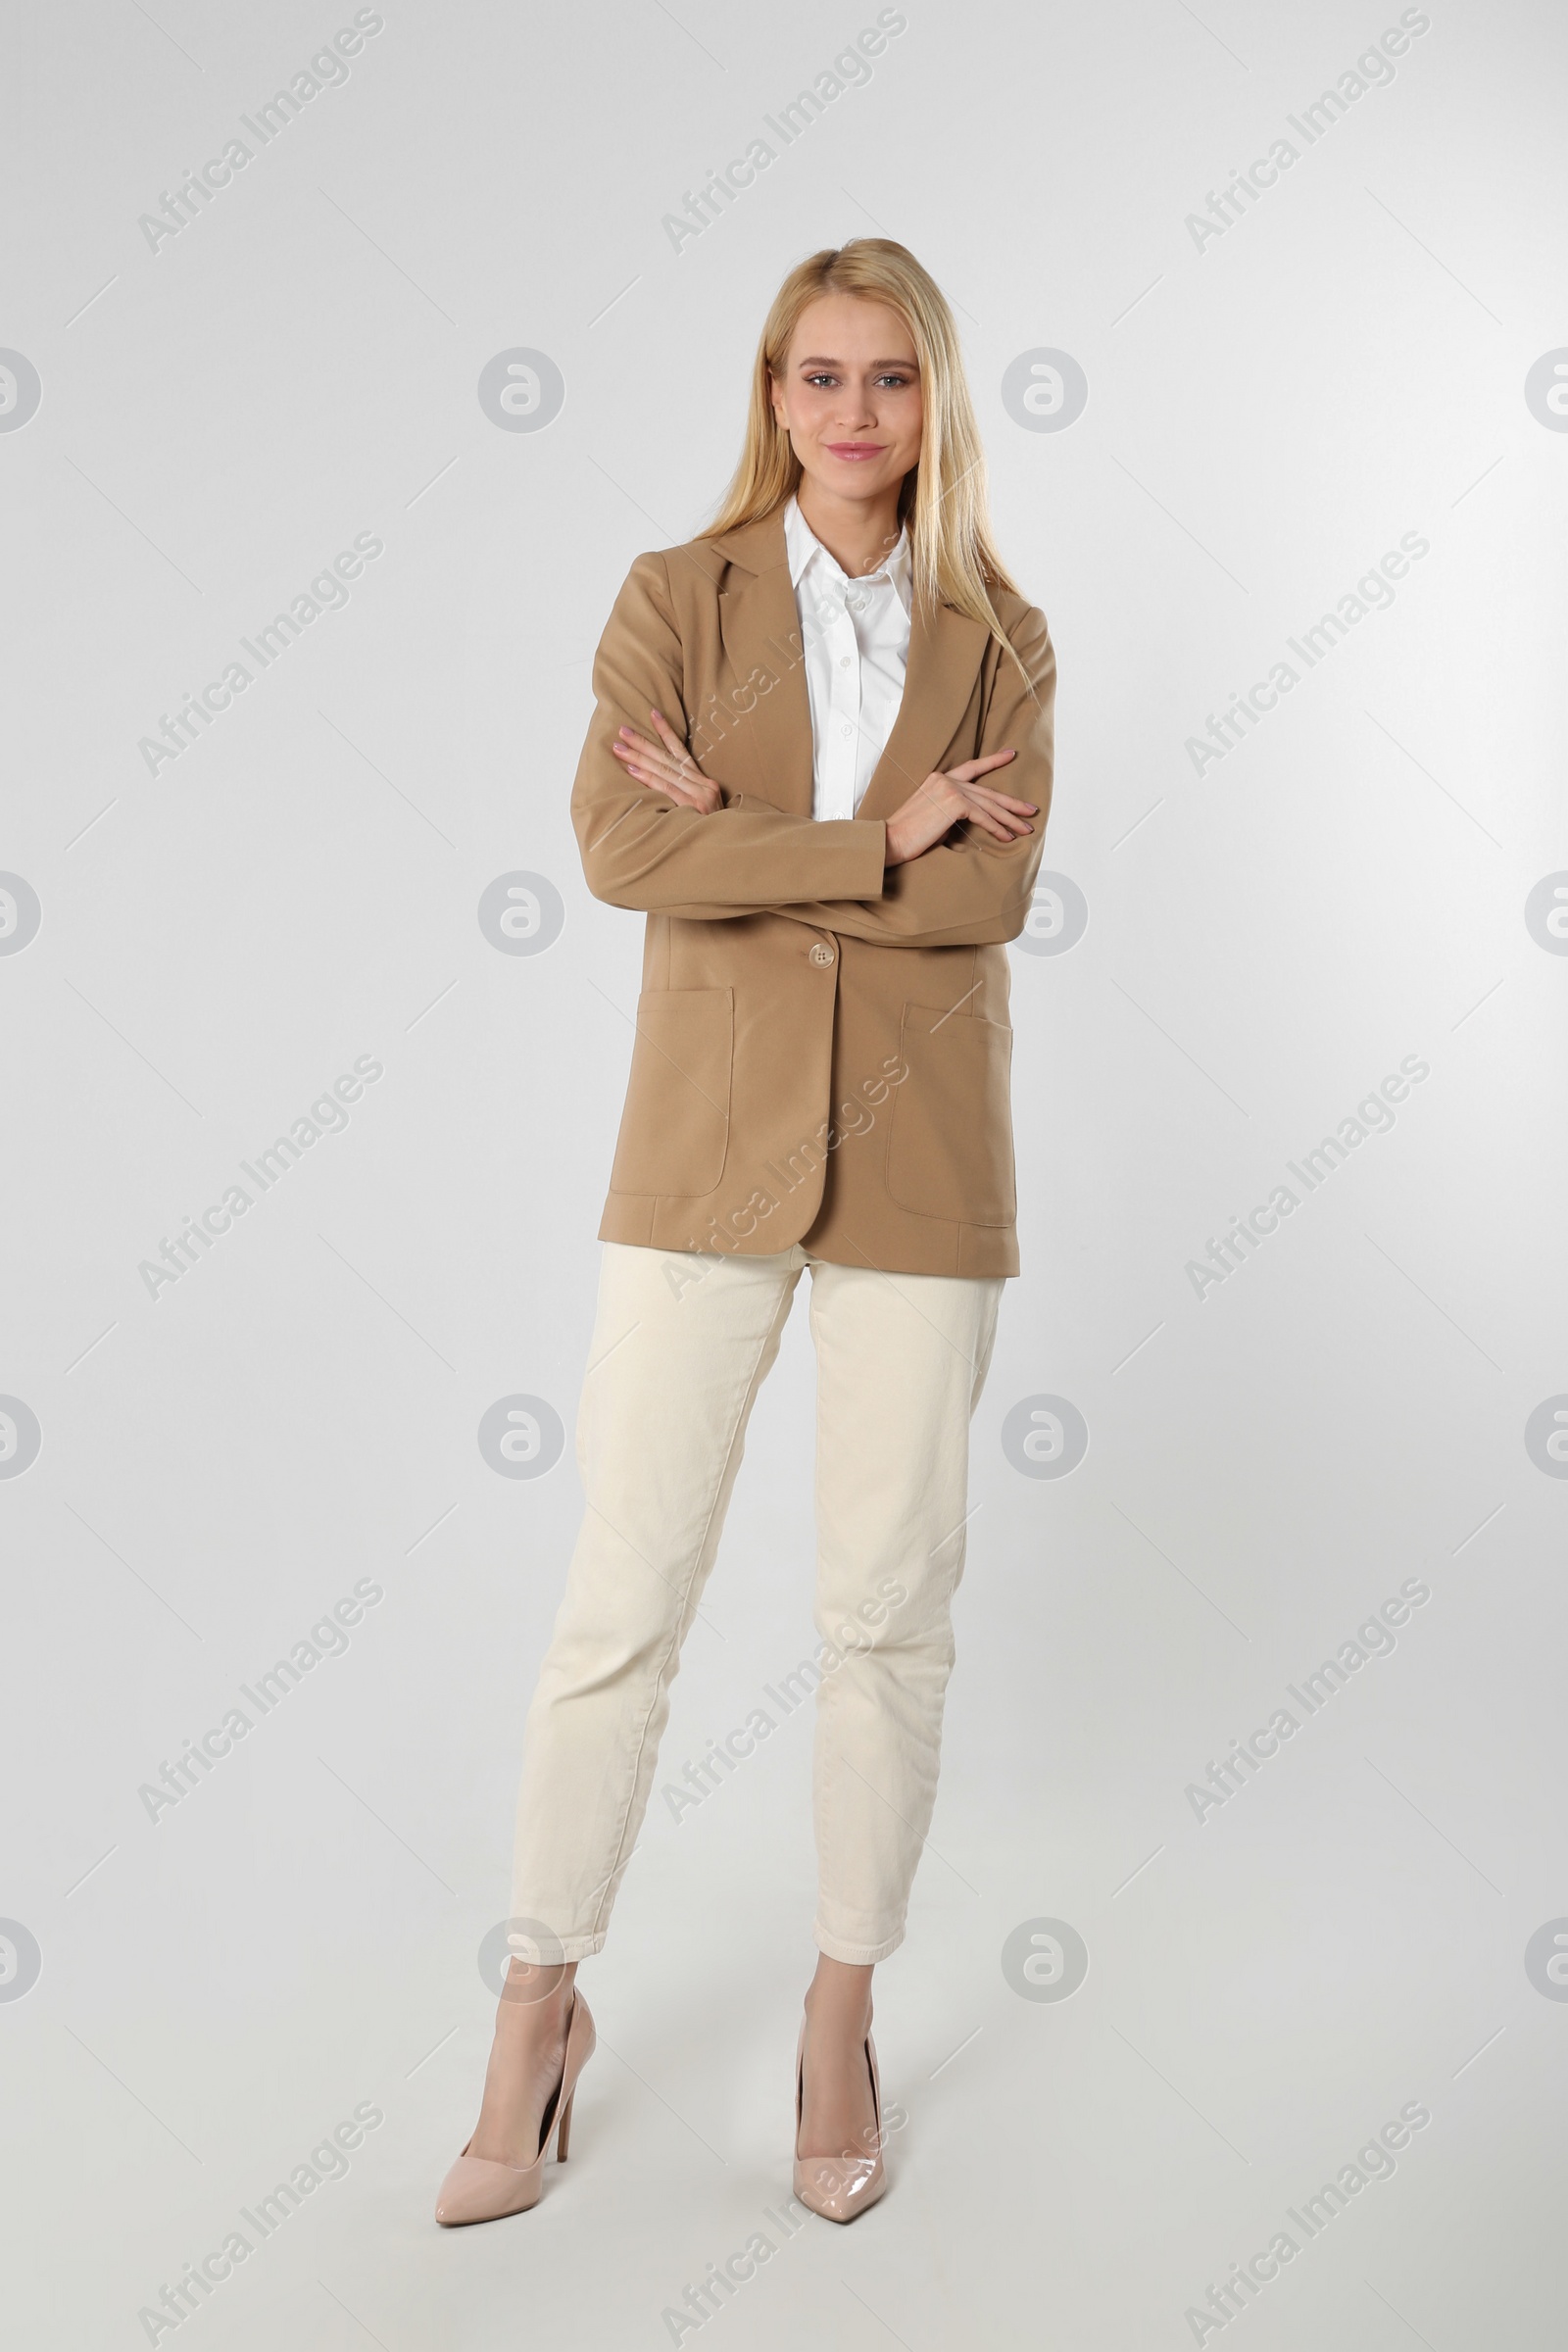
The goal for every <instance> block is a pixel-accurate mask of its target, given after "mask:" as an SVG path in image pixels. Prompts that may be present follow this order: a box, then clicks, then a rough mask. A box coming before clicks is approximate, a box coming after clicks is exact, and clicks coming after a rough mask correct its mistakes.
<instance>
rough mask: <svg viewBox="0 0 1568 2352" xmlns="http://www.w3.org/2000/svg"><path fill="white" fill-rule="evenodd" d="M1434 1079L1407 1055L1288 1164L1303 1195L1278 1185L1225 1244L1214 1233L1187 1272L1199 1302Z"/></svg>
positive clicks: (1235, 1221) (1234, 1223) (1426, 1065)
mask: <svg viewBox="0 0 1568 2352" xmlns="http://www.w3.org/2000/svg"><path fill="white" fill-rule="evenodd" d="M1431 1075H1432V1064H1431V1063H1430V1062H1429V1061H1426V1060H1423V1058H1422V1056H1421V1055H1420V1054H1405V1056H1404V1058H1403V1060H1402V1061H1401V1062H1400V1064H1399V1067H1398V1069H1397V1070H1395V1071H1391V1072H1390V1073H1389V1075H1388V1077H1387V1078H1385V1079H1384V1080H1383V1082H1382V1084H1381V1085H1380V1086H1378V1087H1376V1088H1375V1089H1374V1090H1373V1092H1372V1093H1371V1094H1369V1095H1366V1096H1364V1097H1363V1098H1362V1100H1361V1101H1360V1102H1359V1103H1357V1104H1356V1106H1355V1108H1354V1110H1353V1111H1348V1112H1347V1113H1346V1115H1345V1117H1344V1118H1343V1119H1342V1120H1341V1121H1340V1123H1339V1126H1338V1127H1337V1128H1336V1130H1335V1132H1334V1133H1333V1135H1326V1136H1324V1138H1323V1140H1322V1142H1321V1143H1319V1144H1316V1145H1314V1146H1313V1148H1312V1150H1311V1151H1310V1152H1302V1153H1301V1156H1300V1159H1299V1160H1294V1159H1288V1160H1287V1161H1286V1162H1285V1165H1286V1166H1287V1168H1289V1170H1290V1172H1291V1174H1292V1175H1293V1176H1294V1177H1295V1178H1296V1180H1297V1182H1298V1183H1299V1185H1300V1187H1301V1191H1300V1193H1299V1195H1298V1194H1297V1193H1295V1192H1293V1191H1292V1189H1291V1187H1290V1186H1289V1185H1288V1184H1277V1185H1276V1186H1275V1187H1274V1190H1273V1192H1272V1193H1271V1194H1270V1195H1269V1197H1268V1199H1267V1201H1262V1202H1261V1203H1260V1204H1259V1205H1258V1206H1257V1207H1256V1208H1254V1209H1252V1210H1251V1211H1250V1213H1249V1214H1248V1215H1247V1216H1246V1217H1238V1216H1232V1218H1231V1224H1230V1231H1229V1232H1228V1233H1227V1234H1226V1235H1225V1237H1224V1239H1223V1240H1222V1241H1216V1239H1215V1238H1214V1236H1213V1235H1212V1234H1210V1235H1209V1237H1208V1243H1207V1249H1208V1256H1207V1258H1206V1259H1204V1258H1198V1257H1190V1258H1189V1259H1188V1260H1187V1264H1186V1266H1185V1267H1184V1268H1183V1271H1184V1273H1185V1274H1186V1276H1187V1279H1188V1281H1189V1282H1190V1283H1191V1284H1192V1286H1193V1289H1194V1290H1195V1291H1196V1292H1197V1293H1198V1296H1199V1298H1200V1299H1206V1298H1207V1296H1208V1294H1209V1292H1210V1291H1211V1290H1213V1289H1214V1288H1215V1287H1216V1286H1217V1285H1218V1284H1219V1283H1222V1282H1225V1281H1227V1280H1228V1279H1229V1277H1230V1276H1231V1275H1232V1274H1236V1273H1239V1272H1240V1270H1241V1268H1242V1267H1243V1266H1244V1265H1246V1263H1247V1260H1248V1258H1249V1256H1250V1255H1251V1254H1252V1253H1253V1252H1254V1251H1255V1250H1257V1249H1258V1248H1259V1246H1260V1245H1261V1244H1262V1243H1263V1242H1264V1241H1266V1240H1267V1238H1268V1236H1269V1235H1270V1234H1273V1233H1278V1231H1279V1229H1280V1222H1281V1220H1282V1218H1285V1217H1291V1216H1294V1215H1295V1214H1296V1211H1297V1210H1298V1209H1299V1207H1300V1205H1301V1202H1302V1201H1303V1200H1304V1199H1305V1198H1306V1196H1307V1194H1308V1193H1315V1192H1317V1191H1319V1190H1320V1188H1321V1187H1322V1186H1323V1185H1325V1184H1326V1183H1327V1182H1328V1179H1329V1178H1330V1177H1331V1176H1332V1175H1333V1174H1334V1172H1335V1170H1336V1168H1341V1167H1343V1166H1344V1165H1345V1162H1346V1161H1347V1160H1348V1158H1349V1156H1350V1153H1351V1152H1357V1151H1359V1150H1360V1148H1361V1146H1362V1145H1363V1144H1364V1143H1365V1142H1366V1141H1367V1138H1368V1137H1369V1136H1372V1135H1386V1134H1387V1133H1388V1131H1389V1129H1390V1128H1391V1127H1393V1126H1395V1125H1396V1124H1397V1121H1396V1119H1395V1116H1394V1111H1393V1109H1392V1107H1391V1105H1392V1104H1394V1103H1402V1102H1403V1101H1404V1098H1405V1096H1406V1095H1407V1094H1408V1093H1409V1092H1410V1089H1411V1087H1412V1086H1421V1085H1423V1084H1424V1083H1425V1081H1426V1080H1427V1079H1428V1078H1430V1076H1431Z"/></svg>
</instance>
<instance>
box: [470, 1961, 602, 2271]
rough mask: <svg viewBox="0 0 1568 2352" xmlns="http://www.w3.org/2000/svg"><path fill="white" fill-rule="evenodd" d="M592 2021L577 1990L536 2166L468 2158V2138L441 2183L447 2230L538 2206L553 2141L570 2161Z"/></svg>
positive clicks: (561, 2159) (591, 2047)
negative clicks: (575, 2102) (576, 2104)
mask: <svg viewBox="0 0 1568 2352" xmlns="http://www.w3.org/2000/svg"><path fill="white" fill-rule="evenodd" d="M595 2039H596V2036H595V2034H594V2021H593V2018H592V2017H591V2016H590V2014H589V2010H588V2004H587V2002H586V2001H585V2000H584V1999H583V1997H582V1994H581V1993H580V1992H577V1991H573V1993H572V2000H571V2016H570V2019H569V2021H568V2023H567V2026H566V2055H565V2062H564V2065H563V2067H562V2070H561V2081H560V2082H558V2083H557V2084H556V2087H555V2089H554V2090H553V2091H552V2092H551V2094H550V2101H549V2104H548V2106H547V2107H546V2108H545V2111H544V2116H543V2118H542V2120H541V2122H540V2127H539V2153H538V2155H537V2156H536V2157H535V2158H534V2160H533V2162H532V2164H495V2163H493V2162H492V2161H491V2160H490V2158H489V2157H487V2156H470V2155H469V2154H468V2148H469V2147H471V2146H472V2145H473V2142H472V2139H471V2138H470V2139H469V2141H468V2143H467V2146H466V2147H465V2149H464V2151H463V2153H462V2155H461V2156H460V2157H459V2158H458V2159H457V2161H456V2163H455V2164H454V2165H453V2167H452V2170H451V2171H450V2172H449V2173H448V2175H447V2177H446V2179H445V2180H443V2181H442V2183H441V2193H440V2195H439V2196H438V2197H437V2199H436V2207H435V2218H436V2220H437V2221H438V2222H439V2223H440V2224H441V2226H442V2228H443V2229H457V2228H459V2227H460V2226H461V2225H462V2224H464V2223H466V2222H499V2221H501V2220H503V2219H504V2218H505V2217H506V2216H507V2215H508V2214H512V2213H526V2212H527V2210H528V2208H529V2206H530V2205H537V2204H538V2202H539V2198H540V2195H541V2194H542V2192H543V2189H544V2170H545V2165H546V2163H547V2161H548V2160H549V2156H550V2144H551V2141H552V2140H554V2142H555V2147H556V2157H557V2161H558V2162H559V2163H561V2164H564V2163H565V2161H566V2146H567V2142H568V2140H569V2139H570V2136H571V2103H572V2100H573V2099H574V2098H575V2096H576V2092H577V2078H578V2076H579V2075H580V2074H581V2073H582V2070H583V2068H584V2067H585V2066H586V2065H587V2063H588V2061H589V2059H590V2058H591V2057H592V2056H593V2054H594V2042H595Z"/></svg>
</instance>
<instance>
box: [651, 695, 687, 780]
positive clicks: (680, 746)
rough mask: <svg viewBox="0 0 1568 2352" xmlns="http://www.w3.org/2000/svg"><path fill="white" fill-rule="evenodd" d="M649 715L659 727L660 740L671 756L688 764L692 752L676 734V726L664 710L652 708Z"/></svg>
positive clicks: (683, 763) (683, 764)
mask: <svg viewBox="0 0 1568 2352" xmlns="http://www.w3.org/2000/svg"><path fill="white" fill-rule="evenodd" d="M648 715H649V717H650V718H651V719H652V720H653V722H654V724H655V726H656V727H657V728H658V729H659V734H660V740H661V741H662V744H663V746H664V749H665V750H666V751H667V752H668V753H669V754H670V756H671V758H672V759H675V760H679V761H680V762H681V764H682V766H685V765H687V764H688V763H689V761H690V759H691V754H690V753H689V752H688V750H687V748H686V746H685V744H684V743H682V741H681V739H680V737H679V736H678V735H677V734H676V732H675V730H674V728H673V727H672V726H671V725H670V723H669V721H668V719H667V718H666V717H665V716H664V714H663V712H662V711H654V710H652V709H651V710H650V711H649V713H648Z"/></svg>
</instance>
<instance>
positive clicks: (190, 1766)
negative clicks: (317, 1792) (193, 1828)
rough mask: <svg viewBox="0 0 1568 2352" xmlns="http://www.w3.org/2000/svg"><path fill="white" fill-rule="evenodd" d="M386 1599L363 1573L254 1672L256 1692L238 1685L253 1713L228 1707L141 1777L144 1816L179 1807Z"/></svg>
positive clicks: (344, 1646) (154, 1819) (339, 1653)
mask: <svg viewBox="0 0 1568 2352" xmlns="http://www.w3.org/2000/svg"><path fill="white" fill-rule="evenodd" d="M385 1598H386V1587H385V1586H384V1585H378V1584H377V1583H376V1581H375V1579H374V1577H373V1576H362V1577H361V1578H360V1580H359V1582H358V1583H357V1584H356V1585H355V1586H354V1588H353V1591H352V1592H349V1593H344V1595H343V1597H342V1599H341V1600H339V1601H336V1602H334V1603H333V1606H332V1608H331V1609H330V1611H329V1612H328V1613H327V1615H325V1616H324V1617H319V1618H318V1619H317V1621H316V1623H315V1624H314V1625H313V1626H312V1628H311V1630H310V1632H309V1634H305V1635H301V1637H300V1639H299V1641H297V1642H295V1643H294V1645H293V1647H292V1649H291V1650H290V1651H289V1653H288V1656H287V1657H286V1658H278V1659H276V1660H275V1661H274V1663H273V1664H272V1665H271V1666H270V1667H269V1668H268V1671H267V1672H266V1674H259V1675H258V1676H257V1678H256V1687H255V1689H254V1690H253V1689H252V1688H251V1686H250V1684H249V1683H241V1685H240V1691H241V1693H242V1695H243V1696H244V1698H245V1700H246V1701H247V1703H248V1704H249V1705H250V1706H251V1707H253V1708H254V1709H255V1714H254V1715H248V1714H247V1713H246V1712H245V1708H244V1707H239V1706H234V1707H230V1708H229V1709H228V1711H227V1713H226V1714H225V1715H224V1716H223V1718H222V1720H221V1723H216V1724H214V1726H213V1727H212V1729H211V1731H207V1732H203V1734H202V1736H201V1738H200V1740H186V1742H185V1744H184V1746H183V1748H181V1750H180V1752H179V1754H178V1755H177V1756H176V1757H175V1758H174V1761H173V1763H172V1764H170V1763H167V1762H166V1763H165V1764H164V1765H163V1766H162V1768H161V1770H160V1773H159V1777H158V1779H157V1780H156V1781H143V1783H142V1785H141V1787H140V1788H139V1789H137V1791H136V1794H137V1795H138V1796H139V1797H140V1798H141V1801H142V1806H143V1809H144V1811H145V1812H146V1815H147V1818H148V1820H149V1821H152V1822H157V1821H158V1819H159V1818H160V1816H161V1815H162V1814H164V1813H165V1812H167V1811H168V1809H169V1808H170V1806H171V1805H177V1804H178V1803H180V1801H181V1800H182V1799H183V1798H184V1797H187V1796H189V1795H190V1794H191V1792H192V1791H193V1790H194V1789H199V1788H200V1787H201V1784H202V1781H203V1779H204V1778H205V1777H206V1776H207V1775H208V1774H209V1773H211V1772H212V1770H213V1768H214V1766H215V1765H217V1764H220V1763H221V1761H222V1759H223V1757H224V1756H231V1755H232V1754H233V1752H234V1747H235V1744H236V1742H237V1741H239V1740H245V1739H248V1738H249V1737H250V1734H251V1733H252V1731H253V1730H254V1729H255V1727H256V1725H257V1724H258V1723H260V1722H261V1721H262V1719H263V1718H264V1717H265V1716H268V1715H270V1714H271V1712H272V1710H273V1708H274V1707H278V1706H280V1705H281V1704H282V1702H283V1700H284V1699H285V1698H287V1696H288V1694H289V1692H290V1691H293V1690H295V1689H296V1688H297V1687H298V1685H299V1684H300V1683H301V1682H303V1680H304V1678H305V1677H306V1675H308V1674H314V1673H315V1671H316V1669H317V1667H318V1666H319V1665H320V1664H321V1662H322V1661H323V1659H326V1658H340V1657H341V1656H342V1655H343V1653H344V1651H345V1650H346V1649H347V1648H348V1647H349V1631H350V1629H351V1628H352V1627H354V1626H357V1625H359V1624H360V1623H361V1622H362V1620H363V1619H364V1616H365V1612H366V1610H367V1609H373V1608H374V1607H375V1606H376V1605H377V1603H378V1602H380V1601H382V1600H384V1599H385Z"/></svg>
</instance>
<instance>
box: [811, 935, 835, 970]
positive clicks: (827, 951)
mask: <svg viewBox="0 0 1568 2352" xmlns="http://www.w3.org/2000/svg"><path fill="white" fill-rule="evenodd" d="M810 960H811V962H812V963H819V964H821V965H822V966H823V968H824V970H825V969H826V967H827V966H828V964H830V963H831V962H832V961H833V951H832V949H831V948H830V947H828V946H826V945H825V943H824V942H823V941H821V940H820V939H819V940H818V941H817V942H816V945H815V946H814V947H813V948H812V950H811V953H810Z"/></svg>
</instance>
